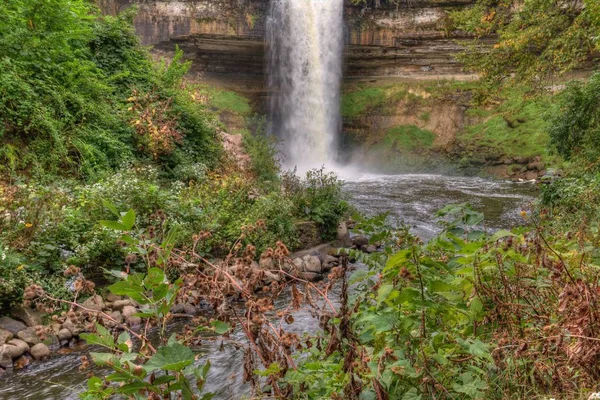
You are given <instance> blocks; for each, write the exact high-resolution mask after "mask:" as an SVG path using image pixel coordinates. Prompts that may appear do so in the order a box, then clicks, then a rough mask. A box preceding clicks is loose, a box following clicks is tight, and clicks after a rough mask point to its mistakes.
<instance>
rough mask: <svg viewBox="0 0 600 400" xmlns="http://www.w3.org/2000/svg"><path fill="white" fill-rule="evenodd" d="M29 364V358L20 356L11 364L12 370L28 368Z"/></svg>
mask: <svg viewBox="0 0 600 400" xmlns="http://www.w3.org/2000/svg"><path fill="white" fill-rule="evenodd" d="M30 363H31V358H30V357H28V356H26V355H22V356H21V357H19V358H17V359H16V360H15V361H14V362H13V367H14V369H23V368H25V367H26V366H28V365H29V364H30Z"/></svg>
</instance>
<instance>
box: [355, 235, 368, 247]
mask: <svg viewBox="0 0 600 400" xmlns="http://www.w3.org/2000/svg"><path fill="white" fill-rule="evenodd" d="M352 244H353V245H354V246H356V247H357V248H361V247H362V246H367V245H368V244H369V238H368V237H366V236H363V235H357V236H354V237H353V238H352Z"/></svg>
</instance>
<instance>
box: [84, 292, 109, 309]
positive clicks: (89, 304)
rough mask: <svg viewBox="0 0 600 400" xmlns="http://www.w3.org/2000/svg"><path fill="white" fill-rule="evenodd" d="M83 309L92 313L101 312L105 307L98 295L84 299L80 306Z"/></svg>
mask: <svg viewBox="0 0 600 400" xmlns="http://www.w3.org/2000/svg"><path fill="white" fill-rule="evenodd" d="M81 305H82V306H83V307H85V308H88V309H90V310H94V311H102V310H103V309H104V307H105V305H104V300H103V299H102V296H100V295H97V294H96V295H94V296H92V297H90V298H89V299H86V300H85V301H84V302H83V303H82V304H81Z"/></svg>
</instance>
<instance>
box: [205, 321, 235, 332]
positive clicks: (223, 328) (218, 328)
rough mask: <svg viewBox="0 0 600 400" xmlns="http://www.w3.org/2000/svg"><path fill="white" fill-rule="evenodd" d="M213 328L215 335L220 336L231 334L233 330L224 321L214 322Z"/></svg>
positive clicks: (212, 323)
mask: <svg viewBox="0 0 600 400" xmlns="http://www.w3.org/2000/svg"><path fill="white" fill-rule="evenodd" d="M210 324H211V326H212V327H213V330H214V331H215V333H217V334H219V335H223V334H224V333H227V332H229V330H230V329H231V325H229V324H228V323H226V322H223V321H218V320H215V321H212V322H211V323H210Z"/></svg>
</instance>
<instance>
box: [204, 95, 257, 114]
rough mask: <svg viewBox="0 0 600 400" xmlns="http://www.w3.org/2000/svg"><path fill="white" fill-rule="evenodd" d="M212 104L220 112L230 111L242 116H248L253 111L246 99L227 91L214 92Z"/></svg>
mask: <svg viewBox="0 0 600 400" xmlns="http://www.w3.org/2000/svg"><path fill="white" fill-rule="evenodd" d="M210 103H211V104H212V105H213V106H214V107H216V108H218V109H219V110H229V111H233V112H235V113H238V114H240V115H248V114H250V112H251V111H252V108H251V107H250V104H249V103H248V100H247V99H246V98H244V97H242V96H240V95H239V94H237V93H235V92H231V91H227V90H216V91H214V92H213V93H212V98H211V100H210Z"/></svg>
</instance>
